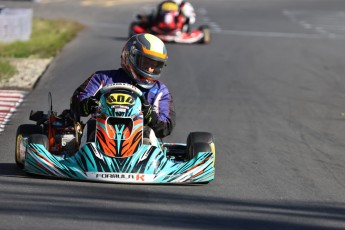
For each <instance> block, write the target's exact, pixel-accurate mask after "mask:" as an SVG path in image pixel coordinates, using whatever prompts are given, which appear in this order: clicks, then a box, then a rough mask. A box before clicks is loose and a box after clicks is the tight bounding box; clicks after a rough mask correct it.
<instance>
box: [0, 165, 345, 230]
mask: <svg viewBox="0 0 345 230" xmlns="http://www.w3.org/2000/svg"><path fill="white" fill-rule="evenodd" d="M20 171H21V170H20V169H18V168H17V166H16V165H15V164H8V163H1V164H0V184H1V187H0V194H3V195H1V196H0V198H1V197H2V198H3V199H4V200H6V202H5V203H4V205H1V206H0V216H2V215H6V216H12V215H13V216H16V215H18V213H21V215H23V216H25V218H29V219H33V220H34V219H42V218H43V219H60V220H64V221H65V223H68V222H70V223H74V222H75V221H80V223H83V222H84V221H86V223H92V222H93V223H97V222H102V223H107V224H113V226H116V224H125V225H127V224H128V226H131V224H136V225H140V226H143V227H145V228H146V229H148V228H155V229H163V228H169V229H171V228H176V229H179V228H180V229H235V230H236V229H255V230H257V229H302V230H307V229H313V230H315V229H316V230H319V229H320V230H321V229H322V230H323V229H330V230H333V229H334V230H335V229H340V228H339V227H340V226H345V225H344V224H345V206H344V204H341V203H336V204H334V203H317V202H303V201H287V200H284V201H267V200H265V201H260V200H238V199H231V198H220V197H215V196H210V195H207V194H203V195H201V194H202V193H199V195H196V194H193V195H192V194H190V195H189V193H188V189H187V188H182V187H176V189H171V187H169V189H166V190H164V191H162V189H165V188H164V187H161V186H157V187H154V186H150V185H143V186H137V185H123V184H108V183H92V182H91V183H90V182H78V181H77V182H74V181H64V182H61V181H59V180H43V179H38V180H32V179H30V180H23V179H18V180H13V179H12V180H8V179H5V178H4V177H19V176H23V175H25V174H22V173H20ZM30 178H31V177H30ZM181 188H182V189H181ZM189 189H194V188H189ZM195 189H197V188H195ZM200 189H203V188H202V187H199V189H197V190H200ZM167 190H169V191H167ZM199 192H200V191H199ZM4 194H6V195H4ZM150 202H151V203H152V205H150ZM8 204H10V205H8ZM23 204H25V208H23ZM170 206H171V208H169V207H170ZM191 208H192V209H193V210H198V211H193V212H191V211H190V209H191ZM172 210H173V211H172ZM76 214H77V219H75V218H76ZM330 223H332V224H334V223H338V226H334V225H332V226H331V225H330ZM30 226H31V227H33V228H35V227H37V226H38V223H37V225H35V223H31V225H30V224H29V228H30ZM55 227H56V226H55ZM80 227H81V226H80ZM80 229H81V228H80Z"/></svg>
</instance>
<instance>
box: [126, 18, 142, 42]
mask: <svg viewBox="0 0 345 230" xmlns="http://www.w3.org/2000/svg"><path fill="white" fill-rule="evenodd" d="M134 26H140V23H139V22H132V23H131V25H130V26H129V30H128V38H131V37H132V36H133V35H136V33H135V32H134V30H133V27H134Z"/></svg>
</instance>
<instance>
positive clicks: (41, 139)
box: [28, 134, 49, 149]
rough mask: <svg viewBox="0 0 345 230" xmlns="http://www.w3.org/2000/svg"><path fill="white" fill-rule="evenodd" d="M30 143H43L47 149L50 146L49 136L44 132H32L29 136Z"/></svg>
mask: <svg viewBox="0 0 345 230" xmlns="http://www.w3.org/2000/svg"><path fill="white" fill-rule="evenodd" d="M28 144H37V145H43V147H44V148H45V149H48V148H49V142H48V137H47V136H46V135H43V134H32V135H30V136H29V138H28Z"/></svg>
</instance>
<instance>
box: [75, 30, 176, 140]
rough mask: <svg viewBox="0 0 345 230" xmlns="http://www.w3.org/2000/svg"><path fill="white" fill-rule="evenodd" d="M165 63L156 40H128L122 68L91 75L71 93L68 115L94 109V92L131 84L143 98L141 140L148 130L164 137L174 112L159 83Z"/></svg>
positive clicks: (163, 50)
mask: <svg viewBox="0 0 345 230" xmlns="http://www.w3.org/2000/svg"><path fill="white" fill-rule="evenodd" d="M167 59H168V56H167V50H166V47H165V45H164V43H163V42H162V41H161V40H160V39H159V38H158V37H156V36H154V35H152V34H147V33H146V34H137V35H134V36H132V37H131V38H130V39H128V40H127V42H126V44H125V46H124V48H123V50H122V55H121V67H122V68H119V69H117V70H101V71H97V72H95V73H94V74H92V75H91V76H90V77H89V78H88V79H87V80H86V81H85V82H84V83H83V84H81V85H80V86H79V87H78V88H77V89H76V90H75V92H74V94H73V96H72V98H71V105H70V106H71V111H72V112H73V113H75V114H76V115H79V116H84V117H85V116H88V115H89V114H92V113H94V112H95V111H96V109H97V107H98V100H99V97H100V95H99V94H100V93H98V92H99V90H100V89H101V88H102V87H104V86H106V85H108V84H113V83H128V84H132V85H134V86H136V87H138V88H139V89H140V90H141V91H142V92H143V94H144V96H145V98H146V101H144V102H142V112H143V116H144V137H145V136H146V137H148V136H147V135H152V130H153V131H154V134H155V135H156V137H158V138H163V137H166V136H168V135H169V134H171V132H172V130H173V128H174V126H175V109H174V104H173V99H172V96H171V94H170V92H169V90H168V88H167V86H166V85H165V84H163V83H162V82H161V81H160V80H159V79H160V76H161V70H162V68H163V66H164V65H165V63H166V61H167ZM148 127H149V128H148ZM148 133H149V134H148Z"/></svg>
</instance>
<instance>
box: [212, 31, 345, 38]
mask: <svg viewBox="0 0 345 230" xmlns="http://www.w3.org/2000/svg"><path fill="white" fill-rule="evenodd" d="M218 34H225V35H237V36H252V37H271V38H306V39H325V38H330V36H329V35H328V34H327V35H326V34H302V33H279V32H258V31H240V30H222V31H219V32H218ZM334 38H338V39H345V36H336V37H334Z"/></svg>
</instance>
